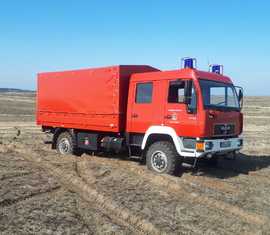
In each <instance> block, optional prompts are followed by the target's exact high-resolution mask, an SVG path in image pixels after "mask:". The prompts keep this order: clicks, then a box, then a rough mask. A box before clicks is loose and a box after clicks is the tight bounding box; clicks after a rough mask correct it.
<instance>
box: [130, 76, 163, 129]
mask: <svg viewBox="0 0 270 235" xmlns="http://www.w3.org/2000/svg"><path fill="white" fill-rule="evenodd" d="M159 88H160V81H147V82H134V83H132V90H131V92H133V95H132V96H131V99H132V100H131V102H130V103H131V110H129V112H128V113H129V114H128V115H129V120H130V125H129V128H128V129H129V132H133V133H145V132H146V130H147V129H148V128H149V127H150V126H151V125H157V124H159V125H160V124H161V123H162V121H163V120H162V117H163V116H162V113H163V109H162V106H161V105H159V104H158V103H159V99H160V96H159V94H158V90H159ZM130 103H129V104H130Z"/></svg>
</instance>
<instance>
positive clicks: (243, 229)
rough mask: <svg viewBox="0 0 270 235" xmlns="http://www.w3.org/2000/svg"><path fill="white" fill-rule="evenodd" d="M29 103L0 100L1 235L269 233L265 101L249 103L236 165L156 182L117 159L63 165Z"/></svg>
mask: <svg viewBox="0 0 270 235" xmlns="http://www.w3.org/2000/svg"><path fill="white" fill-rule="evenodd" d="M34 109H35V102H34V94H32V93H22V94H21V93H0V234H37V233H38V234H104V233H106V234H158V233H167V234H269V231H270V197H269V195H270V176H269V175H270V174H269V173H270V140H269V138H270V125H269V121H270V97H248V98H246V100H245V108H244V114H245V124H244V129H245V130H244V138H245V147H244V149H243V151H242V152H241V155H240V156H239V157H238V158H237V159H236V160H226V159H222V160H220V162H219V164H218V166H217V167H215V168H213V167H209V166H207V165H206V164H205V163H200V164H199V169H198V170H196V171H195V170H192V169H190V168H185V170H184V173H183V174H182V175H181V176H177V177H173V176H167V175H156V174H154V173H152V172H149V171H148V170H147V169H146V167H145V166H144V165H142V164H140V163H139V162H138V161H136V160H133V161H127V160H124V159H121V158H120V157H117V156H92V155H90V154H84V155H83V156H82V157H73V156H68V157H60V156H58V155H57V154H56V152H55V151H53V150H51V149H50V146H48V145H45V144H44V143H43V142H44V140H46V138H47V137H46V136H45V135H44V134H42V133H41V132H40V130H39V127H36V126H35V123H34Z"/></svg>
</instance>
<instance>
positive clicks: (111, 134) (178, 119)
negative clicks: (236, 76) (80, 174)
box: [37, 58, 243, 174]
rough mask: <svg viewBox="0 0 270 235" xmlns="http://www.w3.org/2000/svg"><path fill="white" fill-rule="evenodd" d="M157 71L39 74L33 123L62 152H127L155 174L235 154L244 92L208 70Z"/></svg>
mask: <svg viewBox="0 0 270 235" xmlns="http://www.w3.org/2000/svg"><path fill="white" fill-rule="evenodd" d="M194 65H195V59H192V58H186V59H184V60H183V68H182V69H179V70H173V71H160V70H158V69H156V68H153V67H150V66H145V65H134V66H133V65H119V66H112V67H105V68H94V69H82V70H73V71H63V72H48V73H40V74H38V86H37V87H38V89H37V124H38V125H41V126H42V130H43V131H46V132H50V133H52V134H53V138H52V148H53V149H57V151H58V152H59V153H60V154H64V155H65V154H78V155H79V154H81V153H82V151H92V152H114V153H120V152H126V153H127V154H128V155H129V156H130V157H132V156H137V157H140V158H141V159H142V160H145V161H146V164H147V166H148V168H149V169H151V170H154V171H155V172H157V173H167V174H175V173H176V172H177V171H179V168H180V166H181V163H182V162H183V161H184V159H188V158H192V159H193V160H194V162H197V159H199V158H206V159H209V160H210V161H211V162H216V160H217V159H218V158H219V157H220V156H222V155H226V154H237V153H238V151H239V150H240V149H241V148H242V146H243V139H242V138H241V137H240V134H241V133H242V129H243V115H242V113H241V107H242V100H243V91H242V88H240V87H235V86H234V85H233V83H232V81H231V79H230V78H229V77H227V76H224V75H223V74H222V71H221V70H223V67H222V66H220V65H213V66H211V68H210V71H209V72H204V71H199V70H197V69H196V68H195V66H194Z"/></svg>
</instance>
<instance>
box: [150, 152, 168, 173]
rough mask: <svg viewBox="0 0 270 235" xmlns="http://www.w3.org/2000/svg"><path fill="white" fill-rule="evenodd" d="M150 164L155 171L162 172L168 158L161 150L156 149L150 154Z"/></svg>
mask: <svg viewBox="0 0 270 235" xmlns="http://www.w3.org/2000/svg"><path fill="white" fill-rule="evenodd" d="M151 165H152V167H153V168H154V170H155V171H157V172H163V171H164V170H165V169H166V168H167V166H168V159H167V156H166V154H165V153H163V152H162V151H156V152H154V153H153V154H152V156H151Z"/></svg>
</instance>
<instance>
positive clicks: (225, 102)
mask: <svg viewBox="0 0 270 235" xmlns="http://www.w3.org/2000/svg"><path fill="white" fill-rule="evenodd" d="M199 81H200V86H201V90H202V95H203V103H204V107H205V108H213V109H225V110H230V109H232V110H239V109H240V106H239V102H238V97H237V94H236V91H235V88H234V86H233V85H232V84H227V83H222V82H215V81H210V80H205V79H200V80H199Z"/></svg>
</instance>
